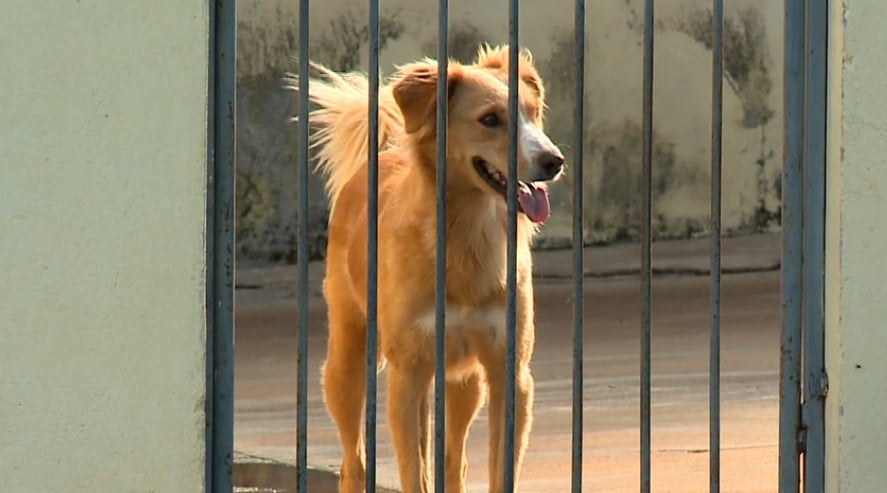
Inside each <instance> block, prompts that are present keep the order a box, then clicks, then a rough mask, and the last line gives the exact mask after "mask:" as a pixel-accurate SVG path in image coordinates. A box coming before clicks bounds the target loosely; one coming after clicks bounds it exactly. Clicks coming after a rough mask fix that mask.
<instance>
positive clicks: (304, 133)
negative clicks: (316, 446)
mask: <svg viewBox="0 0 887 493" xmlns="http://www.w3.org/2000/svg"><path fill="white" fill-rule="evenodd" d="M309 4H310V1H309V0H299V144H298V145H299V148H298V159H297V161H298V164H297V166H298V187H297V188H298V197H299V199H298V200H299V202H298V232H297V236H298V243H297V244H296V262H297V266H298V281H297V293H298V296H299V300H298V309H299V348H298V356H297V370H296V371H297V373H296V378H297V382H296V421H297V425H298V427H297V428H296V429H297V432H296V472H297V480H296V481H297V485H296V491H297V492H298V493H307V491H308V482H307V477H308V158H309V152H310V151H309V147H308V129H309V122H308V109H309V103H308V80H309V77H308V70H309V69H308V62H309V59H310V54H309V50H308V43H309V36H308V34H309V25H310V22H309V21H310V16H309V10H308V5H309Z"/></svg>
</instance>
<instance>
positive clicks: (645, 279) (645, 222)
mask: <svg viewBox="0 0 887 493" xmlns="http://www.w3.org/2000/svg"><path fill="white" fill-rule="evenodd" d="M643 100H644V103H643V141H644V143H643V156H642V160H643V165H642V171H641V182H642V183H641V303H642V308H641V488H640V490H641V493H649V492H650V299H651V295H652V293H651V291H652V290H651V286H650V284H651V275H652V271H651V250H652V245H651V243H652V241H653V239H652V237H651V230H652V227H651V226H652V225H651V217H652V199H653V198H652V196H653V0H646V3H645V7H644V95H643Z"/></svg>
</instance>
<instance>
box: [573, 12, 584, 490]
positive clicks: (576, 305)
mask: <svg viewBox="0 0 887 493" xmlns="http://www.w3.org/2000/svg"><path fill="white" fill-rule="evenodd" d="M575 9H576V10H575V13H574V17H575V21H576V24H575V27H574V36H575V43H574V44H575V47H574V49H575V50H576V53H575V57H576V58H575V63H576V71H575V72H574V75H575V78H576V87H575V90H576V93H575V94H576V96H575V98H576V101H575V105H576V106H575V112H574V113H573V125H574V126H575V128H574V132H575V133H574V134H573V455H572V461H573V463H572V491H573V493H581V492H582V438H583V437H582V409H583V399H582V386H583V378H582V370H583V368H582V366H583V365H582V357H583V349H584V348H583V337H582V335H583V334H582V330H583V320H582V309H583V301H584V298H583V297H584V289H583V288H584V285H583V281H584V275H583V273H584V267H583V262H582V260H583V259H582V253H583V247H584V235H583V234H582V210H583V205H582V184H583V182H584V177H583V166H584V163H583V152H582V151H583V137H584V129H585V0H576V5H575Z"/></svg>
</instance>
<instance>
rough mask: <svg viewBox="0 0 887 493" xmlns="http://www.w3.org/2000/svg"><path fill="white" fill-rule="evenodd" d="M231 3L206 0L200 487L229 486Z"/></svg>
mask: <svg viewBox="0 0 887 493" xmlns="http://www.w3.org/2000/svg"><path fill="white" fill-rule="evenodd" d="M236 26H237V13H236V8H235V3H234V2H231V1H225V0H216V1H214V2H211V3H210V32H209V35H210V49H211V50H212V52H211V56H210V59H209V63H210V74H211V76H210V83H209V88H208V89H209V101H210V105H209V106H210V113H209V115H208V116H209V125H208V126H209V128H208V134H209V135H208V140H209V142H208V144H209V145H208V147H209V156H208V157H209V159H208V168H209V169H208V173H207V175H208V181H209V182H210V183H209V188H208V190H210V191H211V192H210V193H208V194H207V228H208V231H210V232H211V233H210V234H208V235H207V284H208V286H207V331H206V343H207V348H206V367H207V372H206V373H207V375H206V392H207V398H206V421H207V425H206V426H207V434H206V437H207V438H206V462H207V464H206V483H207V484H206V490H207V491H210V492H217V493H229V492H231V491H233V489H234V485H233V479H232V472H233V467H234V457H233V454H234V176H235V175H234V156H235V146H234V124H235V111H234V107H235V106H234V105H235V90H236V81H237V73H236V61H235V60H236V43H235V42H236V39H237V36H236Z"/></svg>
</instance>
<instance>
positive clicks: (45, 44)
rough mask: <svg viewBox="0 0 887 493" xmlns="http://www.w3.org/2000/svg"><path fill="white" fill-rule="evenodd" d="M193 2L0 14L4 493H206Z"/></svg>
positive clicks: (203, 76) (13, 7)
mask: <svg viewBox="0 0 887 493" xmlns="http://www.w3.org/2000/svg"><path fill="white" fill-rule="evenodd" d="M207 9H208V7H207V4H206V2H177V1H172V0H161V1H155V2H120V1H117V0H80V1H76V2H75V1H72V0H66V1H54V2H33V1H29V0H10V1H8V2H4V4H3V15H2V16H0V67H2V69H0V112H2V115H3V116H2V118H0V252H3V255H2V256H0V341H2V342H0V396H2V397H0V402H2V404H0V424H2V426H0V429H2V438H0V491H9V492H13V491H22V492H24V491H34V492H36V491H47V492H48V491H59V492H61V491H65V492H89V493H95V492H100V491H145V492H147V491H154V492H174V491H200V490H201V489H202V486H203V470H204V461H203V456H204V441H203V428H204V412H203V409H204V390H203V389H204V374H205V373H204V356H205V351H204V334H205V316H204V304H205V302H204V282H205V281H204V276H205V274H204V272H205V267H204V266H205V262H204V259H205V243H204V235H205V207H206V204H205V196H206V193H205V191H206V185H205V184H206V108H207V99H206V88H207V39H208V38H207V29H208V10H207Z"/></svg>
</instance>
